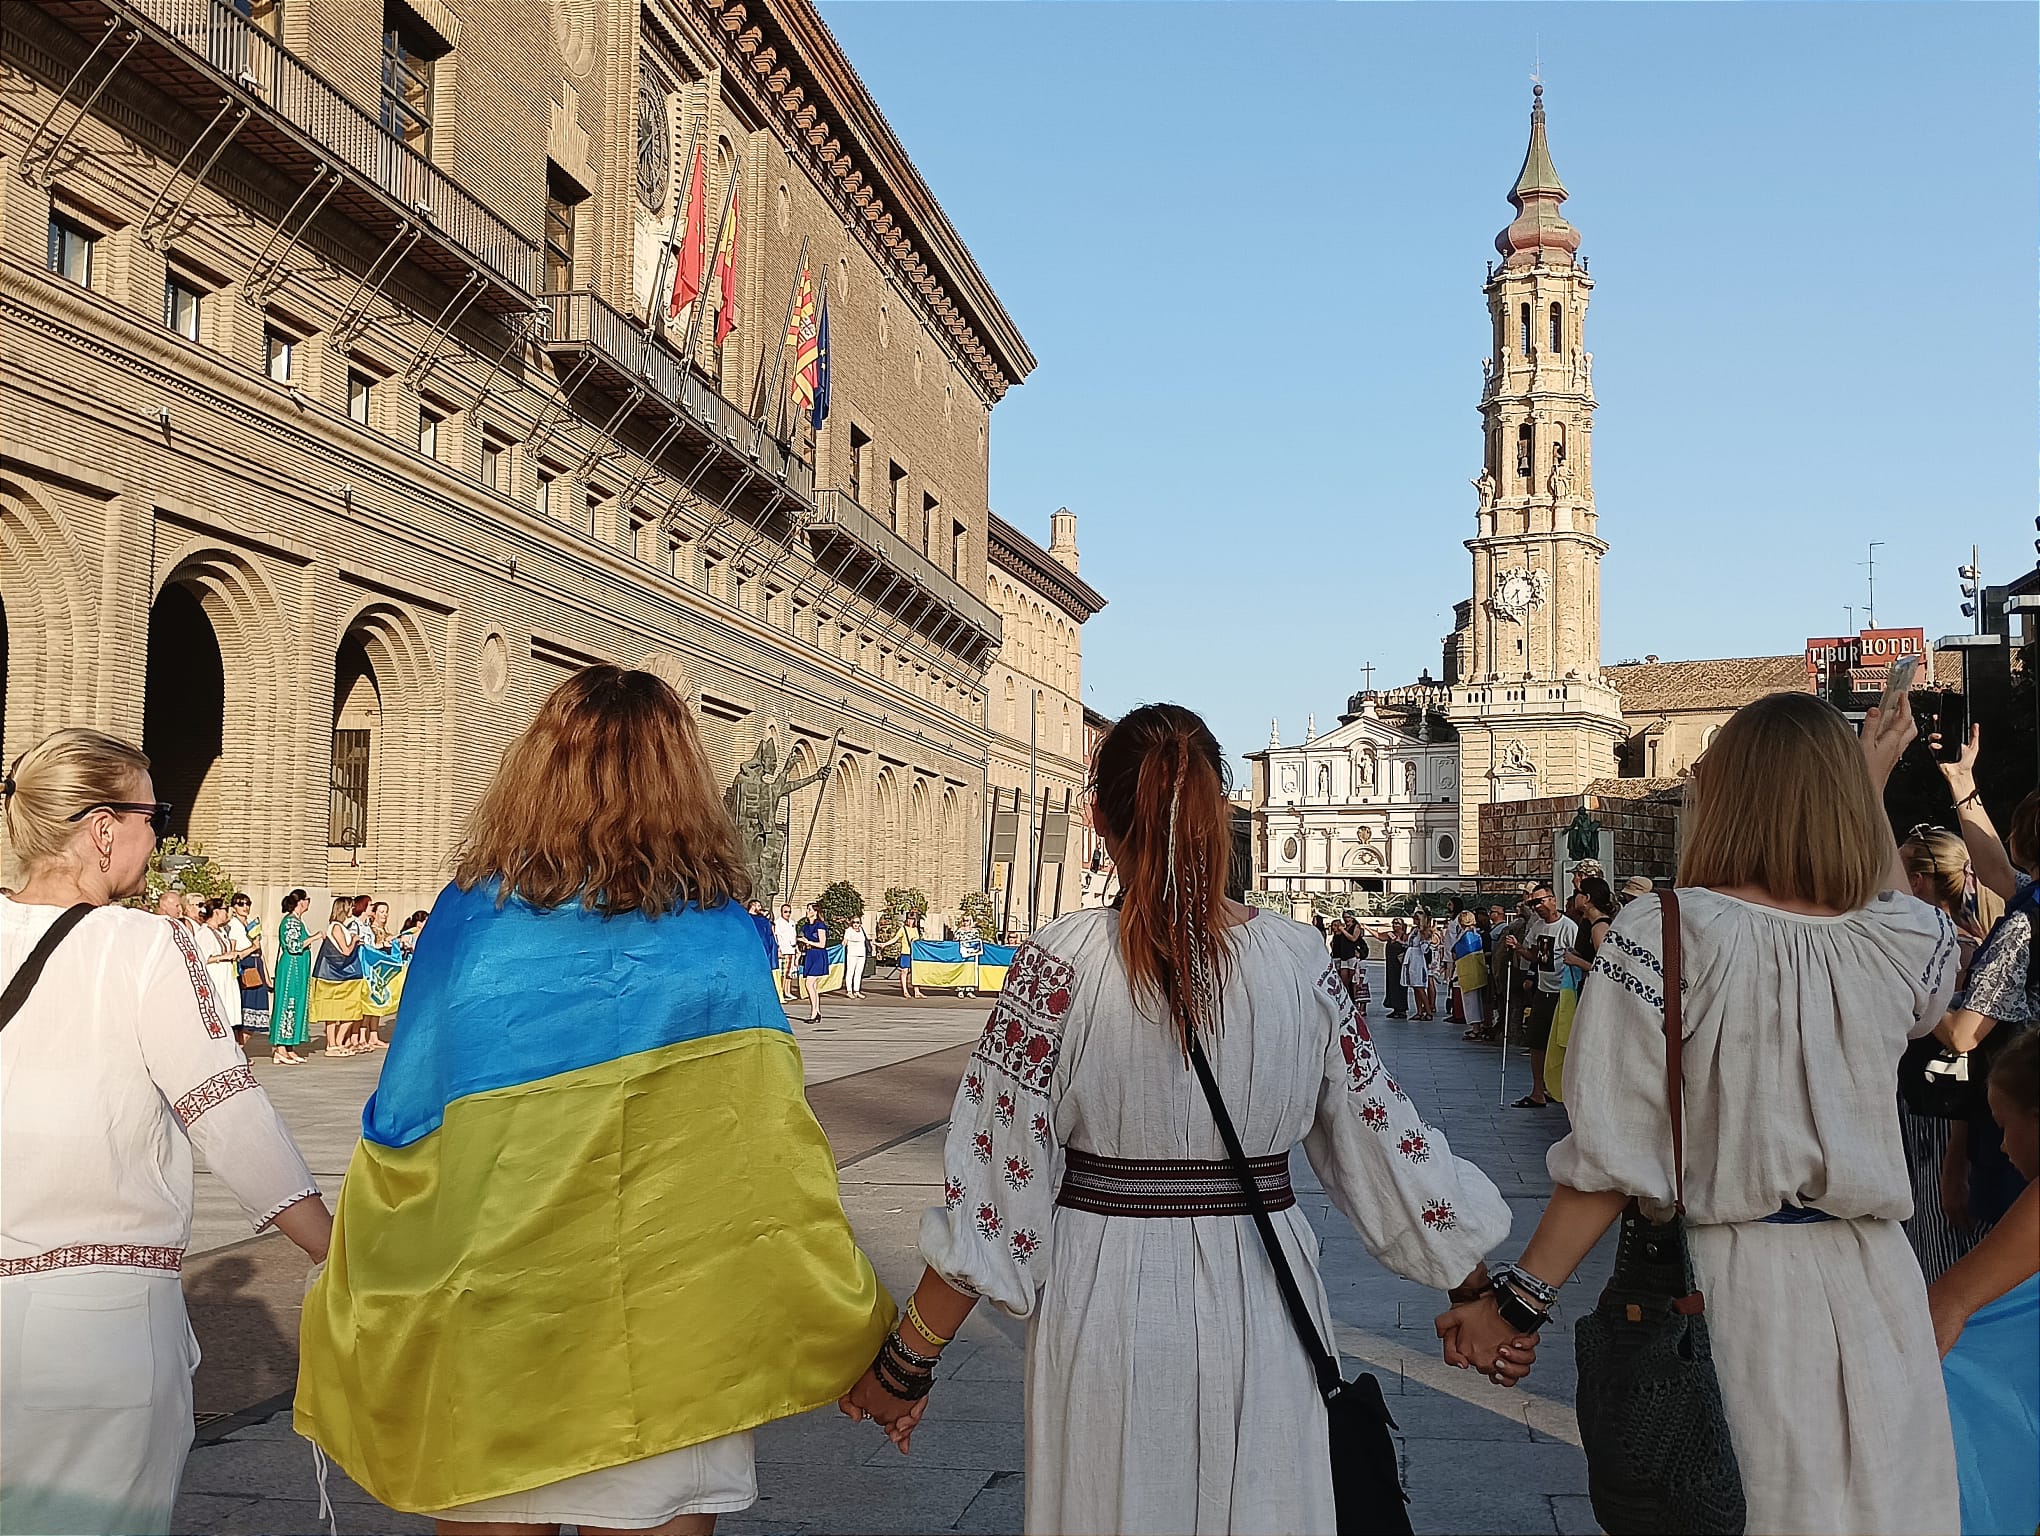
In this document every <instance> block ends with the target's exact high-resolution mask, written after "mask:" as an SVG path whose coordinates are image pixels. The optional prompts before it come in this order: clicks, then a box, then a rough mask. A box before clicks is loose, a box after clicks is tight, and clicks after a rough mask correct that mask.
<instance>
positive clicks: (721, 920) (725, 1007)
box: [361, 884, 790, 1147]
mask: <svg viewBox="0 0 2040 1536" xmlns="http://www.w3.org/2000/svg"><path fill="white" fill-rule="evenodd" d="M402 1017H403V1027H402V1028H401V1029H399V1030H398V1031H397V1034H396V1038H395V1039H394V1040H393V1041H392V1042H391V1044H390V1050H389V1055H388V1057H387V1058H386V1059H385V1060H384V1062H383V1068H382V1081H381V1084H380V1085H379V1086H378V1087H377V1088H376V1091H375V1093H374V1095H373V1096H372V1097H371V1098H370V1099H369V1101H368V1104H367V1106H366V1107H365V1108H364V1109H363V1110H362V1112H361V1134H362V1136H363V1137H364V1138H366V1139H367V1140H369V1141H372V1142H377V1143H380V1144H381V1145H383V1146H386V1147H403V1146H409V1145H410V1144H411V1143H412V1142H414V1141H417V1140H418V1139H419V1138H421V1137H423V1136H427V1135H430V1134H431V1133H432V1132H433V1131H435V1130H437V1129H438V1127H439V1124H440V1121H441V1120H442V1119H444V1118H445V1114H446V1106H447V1105H449V1104H451V1103H453V1102H454V1101H455V1100H457V1099H464V1098H466V1097H468V1096H469V1095H470V1094H476V1093H487V1092H489V1091H490V1090H492V1089H496V1088H509V1087H513V1086H515V1085H516V1084H519V1083H530V1082H536V1081H538V1080H539V1079H541V1078H547V1077H554V1076H557V1075H558V1074H559V1073H562V1072H573V1071H577V1070H579V1069H580V1068H582V1067H592V1066H594V1065H596V1064H597V1063H598V1062H604V1061H614V1060H616V1059H617V1058H619V1057H622V1056H631V1055H635V1054H636V1053H638V1052H640V1051H650V1050H657V1049H658V1048H659V1047H661V1046H666V1045H673V1044H676V1043H678V1042H679V1041H682V1040H699V1039H702V1038H704V1037H706V1036H709V1035H718V1034H727V1033H731V1032H733V1031H736V1030H745V1029H776V1030H779V1031H781V1032H782V1033H790V1031H789V1030H788V1027H787V1022H786V1014H785V1012H784V1011H783V1010H782V1009H781V1008H780V1006H779V999H778V997H777V996H776V995H775V993H774V989H773V985H772V978H771V977H770V975H768V974H767V973H766V972H765V971H764V970H763V969H762V968H761V967H760V966H759V964H758V930H757V928H756V927H755V926H753V924H752V922H751V915H750V914H749V913H748V912H746V911H745V910H744V909H743V908H742V907H740V906H738V905H736V903H734V902H725V903H724V904H723V905H721V906H719V907H712V908H708V909H706V910H704V909H702V908H700V907H696V906H687V907H683V908H681V909H680V910H679V911H676V912H669V913H667V914H666V915H664V916H663V917H658V918H650V917H647V916H645V915H644V914H643V913H642V912H627V913H622V914H619V915H618V916H615V917H607V918H605V917H604V916H602V915H601V914H600V913H598V912H589V911H585V910H583V909H582V908H581V907H580V906H578V905H574V906H565V907H556V908H554V909H553V910H551V911H549V912H542V911H540V910H538V909H537V908H535V907H532V906H530V905H529V904H528V903H526V902H523V901H520V900H518V899H517V898H515V897H512V898H511V899H510V900H509V902H507V903H506V904H505V905H504V906H503V907H502V908H501V910H498V909H497V906H496V891H495V887H494V885H493V884H490V885H483V886H477V887H476V888H475V889H474V890H472V891H463V890H461V889H460V888H459V887H458V886H452V885H449V886H448V887H447V888H446V889H445V890H444V891H442V892H441V893H440V896H439V900H438V901H437V902H436V903H435V904H434V906H433V908H432V920H431V922H429V923H428V924H426V926H425V931H424V932H423V933H422V934H420V935H419V937H418V949H417V952H416V953H415V954H414V955H412V957H411V969H410V973H409V974H408V975H407V976H406V977H405V979H404V1006H403V1015H402Z"/></svg>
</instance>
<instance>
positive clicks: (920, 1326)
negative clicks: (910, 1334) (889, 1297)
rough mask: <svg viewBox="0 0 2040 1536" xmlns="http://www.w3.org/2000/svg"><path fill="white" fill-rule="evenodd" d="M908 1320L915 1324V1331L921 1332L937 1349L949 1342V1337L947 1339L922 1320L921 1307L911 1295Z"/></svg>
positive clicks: (908, 1301)
mask: <svg viewBox="0 0 2040 1536" xmlns="http://www.w3.org/2000/svg"><path fill="white" fill-rule="evenodd" d="M907 1321H908V1322H910V1323H912V1324H913V1325H914V1331H915V1332H917V1333H918V1334H920V1335H921V1337H922V1338H924V1339H926V1340H927V1341H928V1342H929V1343H930V1344H933V1345H934V1346H935V1347H936V1348H937V1349H940V1348H942V1346H943V1345H945V1344H947V1343H948V1342H949V1340H948V1339H945V1338H944V1337H943V1336H942V1335H941V1334H939V1333H937V1332H936V1331H935V1330H934V1329H933V1328H930V1327H929V1326H928V1325H927V1324H926V1323H925V1322H923V1321H922V1320H921V1309H920V1308H919V1307H917V1306H915V1305H914V1298H913V1297H911V1296H909V1297H908V1298H907Z"/></svg>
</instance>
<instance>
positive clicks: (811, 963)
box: [794, 923, 829, 976]
mask: <svg viewBox="0 0 2040 1536" xmlns="http://www.w3.org/2000/svg"><path fill="white" fill-rule="evenodd" d="M794 932H796V933H798V934H799V935H800V936H801V937H802V938H804V939H806V940H807V941H808V943H810V944H821V943H824V942H825V941H826V940H827V939H828V937H829V926H828V924H826V923H802V924H801V925H800V926H799V927H798V928H796V929H795V930H794ZM800 973H801V975H803V976H826V975H828V974H829V952H828V950H827V949H804V950H802V951H801V952H800Z"/></svg>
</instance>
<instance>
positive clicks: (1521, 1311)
mask: <svg viewBox="0 0 2040 1536" xmlns="http://www.w3.org/2000/svg"><path fill="white" fill-rule="evenodd" d="M1495 1310H1496V1311H1497V1312H1499V1313H1501V1314H1502V1321H1503V1322H1505V1323H1507V1324H1508V1325H1509V1326H1510V1327H1511V1328H1513V1329H1515V1330H1516V1332H1518V1333H1535V1332H1536V1331H1537V1330H1538V1329H1540V1328H1542V1327H1543V1326H1544V1325H1545V1323H1546V1322H1547V1321H1548V1320H1549V1318H1550V1314H1549V1313H1546V1312H1540V1311H1538V1310H1537V1309H1536V1308H1535V1307H1533V1306H1531V1305H1530V1303H1529V1302H1527V1301H1525V1300H1524V1299H1523V1298H1522V1297H1521V1296H1518V1295H1517V1294H1516V1292H1515V1290H1514V1288H1512V1287H1511V1286H1510V1285H1509V1284H1508V1283H1507V1282H1503V1283H1502V1284H1499V1285H1497V1286H1496V1287H1495Z"/></svg>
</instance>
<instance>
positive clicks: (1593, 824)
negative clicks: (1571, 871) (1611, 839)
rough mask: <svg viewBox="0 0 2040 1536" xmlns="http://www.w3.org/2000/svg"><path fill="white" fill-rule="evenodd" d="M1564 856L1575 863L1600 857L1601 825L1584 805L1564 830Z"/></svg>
mask: <svg viewBox="0 0 2040 1536" xmlns="http://www.w3.org/2000/svg"><path fill="white" fill-rule="evenodd" d="M1565 855H1566V857H1567V858H1569V859H1571V860H1573V861H1574V862H1575V863H1577V862H1578V861H1579V860H1581V859H1598V858H1599V857H1600V856H1601V824H1600V823H1599V822H1598V821H1596V820H1594V815H1593V812H1591V811H1589V810H1588V809H1587V808H1586V807H1585V806H1584V805H1583V806H1581V807H1580V809H1579V814H1578V815H1576V816H1574V817H1573V819H1572V824H1571V825H1570V826H1568V827H1567V828H1566V829H1565Z"/></svg>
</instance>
